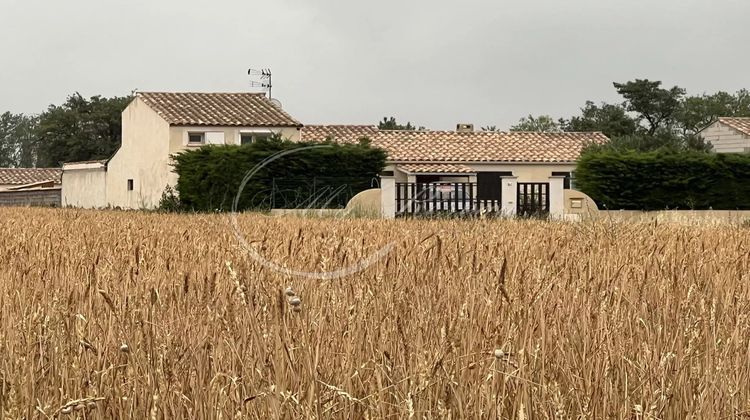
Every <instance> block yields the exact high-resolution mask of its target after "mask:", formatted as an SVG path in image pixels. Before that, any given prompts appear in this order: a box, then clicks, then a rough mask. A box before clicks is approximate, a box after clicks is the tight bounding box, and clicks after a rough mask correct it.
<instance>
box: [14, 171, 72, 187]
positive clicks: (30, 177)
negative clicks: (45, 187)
mask: <svg viewBox="0 0 750 420" xmlns="http://www.w3.org/2000/svg"><path fill="white" fill-rule="evenodd" d="M61 180H62V169H60V168H0V185H26V184H34V183H37V182H44V181H55V183H56V184H59V183H60V182H61Z"/></svg>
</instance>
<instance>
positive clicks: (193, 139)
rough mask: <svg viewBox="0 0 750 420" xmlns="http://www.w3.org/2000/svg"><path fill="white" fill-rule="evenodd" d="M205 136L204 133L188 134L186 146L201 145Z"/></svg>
mask: <svg viewBox="0 0 750 420" xmlns="http://www.w3.org/2000/svg"><path fill="white" fill-rule="evenodd" d="M205 139H206V136H205V134H204V133H189V134H188V144H192V145H195V144H203V142H204V141H205Z"/></svg>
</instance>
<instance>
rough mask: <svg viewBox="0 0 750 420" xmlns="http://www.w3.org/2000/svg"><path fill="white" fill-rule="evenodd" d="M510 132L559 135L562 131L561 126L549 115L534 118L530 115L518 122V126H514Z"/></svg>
mask: <svg viewBox="0 0 750 420" xmlns="http://www.w3.org/2000/svg"><path fill="white" fill-rule="evenodd" d="M510 131H535V132H541V133H557V132H560V131H562V130H561V129H560V124H559V123H558V122H556V121H555V120H554V119H552V117H550V116H549V115H540V116H538V117H534V116H533V115H529V116H528V117H523V118H521V119H520V120H518V124H516V125H514V126H512V127H511V128H510Z"/></svg>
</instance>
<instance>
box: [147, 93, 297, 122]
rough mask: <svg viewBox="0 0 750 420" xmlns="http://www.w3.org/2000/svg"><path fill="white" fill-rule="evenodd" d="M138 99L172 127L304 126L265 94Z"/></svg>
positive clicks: (167, 95) (170, 95) (168, 95)
mask: <svg viewBox="0 0 750 420" xmlns="http://www.w3.org/2000/svg"><path fill="white" fill-rule="evenodd" d="M137 97H139V98H141V99H142V100H143V102H145V103H146V105H148V106H149V107H151V108H152V109H153V110H154V111H156V113H157V114H159V115H160V116H161V117H162V118H164V119H165V120H166V121H167V122H168V123H169V124H171V125H197V126H244V127H301V126H302V124H301V123H300V122H299V121H297V120H295V119H294V118H292V117H291V116H290V115H289V114H287V113H286V112H285V111H284V110H283V109H281V108H279V107H277V106H276V105H274V104H273V103H272V102H271V101H270V100H269V99H268V98H266V96H265V94H263V93H166V92H139V93H138V94H137Z"/></svg>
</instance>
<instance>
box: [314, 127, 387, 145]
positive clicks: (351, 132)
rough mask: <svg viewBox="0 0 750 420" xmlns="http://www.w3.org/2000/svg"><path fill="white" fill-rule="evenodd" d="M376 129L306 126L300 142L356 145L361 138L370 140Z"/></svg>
mask: <svg viewBox="0 0 750 420" xmlns="http://www.w3.org/2000/svg"><path fill="white" fill-rule="evenodd" d="M377 132H378V128H377V127H375V126H374V125H306V126H304V127H303V128H302V141H325V140H328V139H330V140H333V141H335V142H338V143H357V142H359V140H360V139H361V138H363V137H367V138H369V139H371V140H372V138H373V136H375V134H377Z"/></svg>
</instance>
